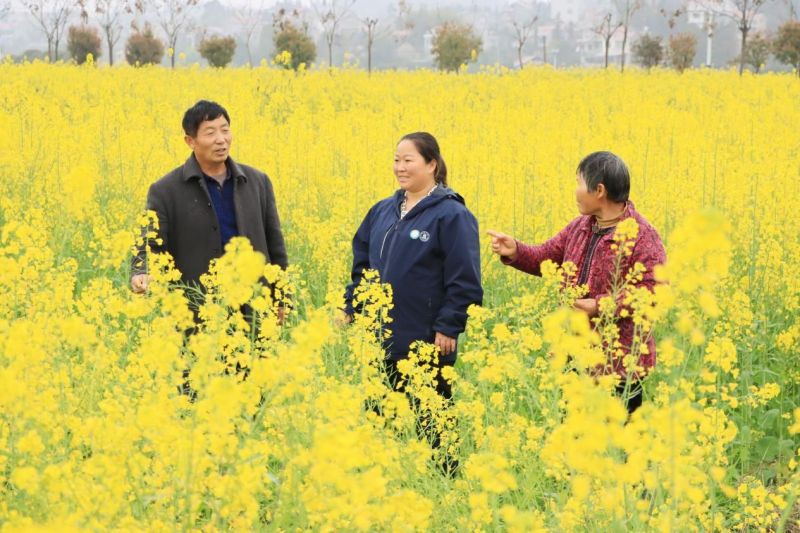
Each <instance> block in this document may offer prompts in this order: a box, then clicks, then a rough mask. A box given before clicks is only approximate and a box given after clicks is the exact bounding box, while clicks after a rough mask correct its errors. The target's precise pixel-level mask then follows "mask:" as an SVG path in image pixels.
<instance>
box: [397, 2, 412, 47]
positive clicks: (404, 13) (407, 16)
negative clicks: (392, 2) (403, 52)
mask: <svg viewBox="0 0 800 533" xmlns="http://www.w3.org/2000/svg"><path fill="white" fill-rule="evenodd" d="M413 31H414V18H413V17H412V13H411V6H410V5H409V3H408V2H407V1H406V0H398V2H397V24H396V27H395V30H394V32H393V33H394V40H395V42H398V43H399V42H403V41H405V40H406V39H407V38H408V37H409V36H410V35H411V32H413Z"/></svg>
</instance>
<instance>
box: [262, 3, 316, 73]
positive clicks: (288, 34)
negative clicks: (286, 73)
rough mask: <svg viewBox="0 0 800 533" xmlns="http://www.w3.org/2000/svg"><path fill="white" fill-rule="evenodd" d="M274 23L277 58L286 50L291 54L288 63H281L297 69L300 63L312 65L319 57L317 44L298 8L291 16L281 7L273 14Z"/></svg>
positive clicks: (286, 66)
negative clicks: (309, 34)
mask: <svg viewBox="0 0 800 533" xmlns="http://www.w3.org/2000/svg"><path fill="white" fill-rule="evenodd" d="M292 19H294V21H292ZM272 25H273V27H274V29H275V33H274V36H273V41H274V45H275V58H276V59H279V58H280V56H281V55H282V54H284V53H286V52H288V53H289V55H290V61H289V62H288V63H281V64H283V66H284V67H285V68H291V69H294V70H297V69H299V68H300V65H310V64H311V63H312V62H313V61H314V60H315V59H316V58H317V46H316V45H315V44H314V41H313V40H311V37H309V36H308V25H307V24H306V23H305V22H303V21H302V19H301V18H300V13H299V12H298V11H297V10H295V11H293V12H292V14H291V17H290V15H289V14H288V13H287V12H286V11H285V10H283V9H281V10H280V11H278V13H277V14H276V15H275V16H273V19H272ZM279 62H280V61H279Z"/></svg>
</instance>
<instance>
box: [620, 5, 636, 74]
mask: <svg viewBox="0 0 800 533" xmlns="http://www.w3.org/2000/svg"><path fill="white" fill-rule="evenodd" d="M614 3H615V4H616V6H617V11H618V12H619V20H620V23H621V24H622V55H621V56H620V63H619V70H620V72H624V71H625V51H626V49H627V46H628V31H629V30H630V27H631V19H632V18H633V15H634V13H636V12H637V11H638V10H639V9H640V8H641V7H642V3H641V0H615V2H614Z"/></svg>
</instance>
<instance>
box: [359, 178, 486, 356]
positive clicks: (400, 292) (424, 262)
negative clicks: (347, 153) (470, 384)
mask: <svg viewBox="0 0 800 533" xmlns="http://www.w3.org/2000/svg"><path fill="white" fill-rule="evenodd" d="M402 200H403V191H402V190H398V191H397V192H396V193H395V194H394V195H393V196H391V197H389V198H386V199H385V200H382V201H380V202H378V203H377V204H375V205H374V206H373V207H372V209H370V210H369V212H368V213H367V216H366V218H364V221H363V222H362V223H361V226H360V227H359V228H358V231H357V232H356V235H355V237H354V238H353V270H352V275H351V277H352V283H350V284H349V285H348V286H347V290H346V291H345V311H346V312H347V313H348V314H353V313H354V312H355V311H356V310H355V309H354V308H353V291H354V289H355V287H356V286H357V285H358V283H359V282H360V281H361V272H362V271H363V270H364V269H365V268H370V269H374V270H377V271H378V272H379V273H380V276H381V281H382V282H384V283H389V284H391V286H392V294H393V298H394V307H393V308H392V310H391V311H390V312H389V316H390V317H391V318H392V322H391V324H389V326H388V328H389V329H390V330H391V331H392V336H391V338H390V339H388V341H387V342H386V345H385V348H386V349H387V352H388V357H389V358H391V359H402V358H404V357H407V356H408V351H409V345H410V344H411V343H412V342H414V341H416V340H422V341H426V342H433V340H434V337H435V335H436V332H437V331H438V332H440V333H443V334H444V335H447V336H448V337H453V338H457V337H458V334H459V333H461V332H463V331H464V328H465V326H466V324H467V308H468V307H469V306H470V305H471V304H478V305H480V304H481V303H482V301H483V288H482V287H481V263H480V242H479V238H478V221H477V220H476V219H475V217H474V216H473V215H472V213H470V212H469V210H468V209H467V208H466V206H465V205H464V199H463V198H462V197H461V196H460V195H459V194H457V193H455V192H454V191H453V190H451V189H448V188H446V187H441V186H439V187H437V188H436V189H435V190H434V192H433V193H432V194H431V195H430V196H427V197H425V198H423V199H422V200H420V201H419V203H417V205H415V206H414V207H413V208H412V209H411V211H409V212H408V213H407V214H406V216H405V217H404V218H403V219H400V204H401V202H402ZM455 359H456V354H455V352H453V353H452V354H451V355H449V356H447V357H442V358H441V360H442V361H443V362H446V361H455Z"/></svg>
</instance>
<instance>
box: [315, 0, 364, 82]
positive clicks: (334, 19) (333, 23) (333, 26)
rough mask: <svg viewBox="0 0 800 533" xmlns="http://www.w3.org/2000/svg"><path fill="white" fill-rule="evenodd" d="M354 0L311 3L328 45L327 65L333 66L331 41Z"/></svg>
mask: <svg viewBox="0 0 800 533" xmlns="http://www.w3.org/2000/svg"><path fill="white" fill-rule="evenodd" d="M355 3H356V0H318V1H316V2H314V3H313V4H312V6H313V7H314V12H315V13H316V14H317V18H318V19H319V22H320V24H321V25H322V35H323V37H324V38H325V44H326V45H327V46H328V67H329V68H330V67H332V66H333V43H334V41H335V40H336V37H337V35H338V32H339V25H340V24H341V22H342V20H344V18H345V17H346V16H347V15H348V14H349V12H350V8H351V7H353V4H355Z"/></svg>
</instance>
